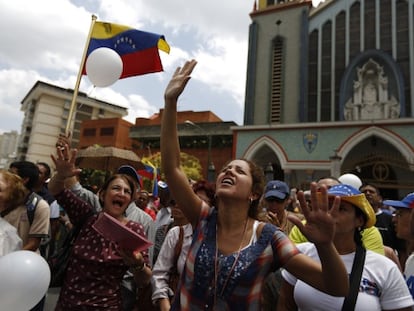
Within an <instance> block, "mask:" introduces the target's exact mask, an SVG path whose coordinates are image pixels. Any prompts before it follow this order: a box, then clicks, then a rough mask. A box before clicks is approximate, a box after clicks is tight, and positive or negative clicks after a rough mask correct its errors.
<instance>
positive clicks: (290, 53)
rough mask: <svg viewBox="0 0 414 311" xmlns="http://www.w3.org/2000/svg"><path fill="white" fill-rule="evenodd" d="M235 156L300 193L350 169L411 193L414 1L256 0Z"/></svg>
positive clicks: (392, 194) (397, 192)
mask: <svg viewBox="0 0 414 311" xmlns="http://www.w3.org/2000/svg"><path fill="white" fill-rule="evenodd" d="M250 17H251V21H252V22H251V24H250V27H249V54H248V63H247V80H246V97H245V112H244V113H245V115H244V124H243V126H239V127H234V129H233V130H234V142H235V146H234V148H235V150H234V153H235V157H237V158H248V159H252V160H254V161H255V162H256V163H258V164H260V165H262V166H263V168H264V169H265V172H266V175H267V177H268V178H269V179H270V178H274V179H281V180H285V181H286V182H287V183H288V184H289V185H290V186H291V187H299V188H302V189H307V187H308V185H309V183H310V182H311V181H313V180H316V179H318V178H320V177H323V176H335V177H339V176H340V175H342V174H345V173H353V174H356V175H357V176H359V177H360V178H361V179H362V180H363V181H364V182H369V183H373V184H375V185H376V186H378V187H379V188H380V189H381V191H382V193H383V196H384V197H385V198H387V197H389V198H401V197H403V196H404V195H405V194H407V193H409V192H413V191H414V115H413V114H414V0H326V1H325V2H322V3H321V4H320V5H319V6H317V7H316V8H315V7H313V6H312V1H311V0H285V1H277V0H256V2H255V3H254V8H253V11H252V12H251V13H250Z"/></svg>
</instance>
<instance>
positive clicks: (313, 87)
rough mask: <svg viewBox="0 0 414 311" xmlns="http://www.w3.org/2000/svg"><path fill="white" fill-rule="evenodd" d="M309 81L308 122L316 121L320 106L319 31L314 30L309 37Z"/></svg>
mask: <svg viewBox="0 0 414 311" xmlns="http://www.w3.org/2000/svg"><path fill="white" fill-rule="evenodd" d="M308 68H309V69H308V70H309V79H308V90H309V98H308V111H307V120H305V121H308V122H315V121H316V114H317V104H318V95H317V91H318V31H317V30H314V31H312V33H311V34H310V35H309V62H308Z"/></svg>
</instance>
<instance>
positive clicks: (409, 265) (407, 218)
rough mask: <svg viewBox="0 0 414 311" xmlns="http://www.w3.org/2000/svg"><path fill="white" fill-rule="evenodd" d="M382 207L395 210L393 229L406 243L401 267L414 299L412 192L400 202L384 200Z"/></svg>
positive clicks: (413, 204) (413, 203)
mask: <svg viewBox="0 0 414 311" xmlns="http://www.w3.org/2000/svg"><path fill="white" fill-rule="evenodd" d="M383 204H384V205H387V206H392V207H394V208H395V209H396V211H395V213H394V216H395V217H394V222H395V229H396V232H397V237H398V238H400V239H403V240H405V241H406V251H407V255H408V258H407V259H406V260H405V262H402V263H401V265H402V266H403V269H404V277H405V280H406V282H407V285H408V288H409V290H410V292H411V296H413V297H414V253H413V250H414V248H413V246H414V235H413V234H412V225H413V223H412V222H411V221H412V219H411V218H412V217H413V215H414V214H413V213H412V210H413V208H414V192H413V193H410V194H408V195H406V196H405V197H404V199H402V200H401V201H396V200H385V201H383Z"/></svg>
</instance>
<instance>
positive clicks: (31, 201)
mask: <svg viewBox="0 0 414 311" xmlns="http://www.w3.org/2000/svg"><path fill="white" fill-rule="evenodd" d="M41 199H42V197H40V196H39V195H37V194H36V193H34V192H32V193H31V194H30V195H29V197H28V198H27V200H26V203H25V205H26V209H27V218H28V219H29V223H30V225H32V223H33V220H34V215H35V212H36V207H37V204H39V202H40V200H41Z"/></svg>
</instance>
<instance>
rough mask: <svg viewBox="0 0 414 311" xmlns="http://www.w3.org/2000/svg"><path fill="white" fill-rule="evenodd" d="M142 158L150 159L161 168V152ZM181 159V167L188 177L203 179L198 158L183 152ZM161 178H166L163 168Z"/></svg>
mask: <svg viewBox="0 0 414 311" xmlns="http://www.w3.org/2000/svg"><path fill="white" fill-rule="evenodd" d="M142 159H143V160H144V159H145V160H148V161H150V162H151V163H152V164H154V165H155V166H156V167H158V168H159V169H160V170H161V153H160V152H157V153H156V154H153V155H152V156H151V157H144V158H142ZM180 160H181V167H182V169H183V170H184V172H185V174H186V175H187V177H188V178H190V179H193V180H200V179H202V175H201V164H200V160H199V159H198V158H196V157H194V156H192V155H189V154H188V153H185V152H181V153H180ZM161 179H165V178H164V174H163V172H162V170H161Z"/></svg>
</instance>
